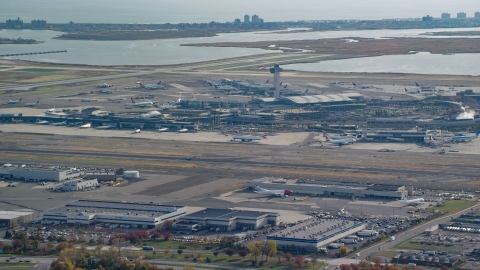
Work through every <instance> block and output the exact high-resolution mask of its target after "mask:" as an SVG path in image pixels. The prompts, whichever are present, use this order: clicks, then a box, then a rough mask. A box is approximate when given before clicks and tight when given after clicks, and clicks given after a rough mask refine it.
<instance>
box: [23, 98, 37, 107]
mask: <svg viewBox="0 0 480 270" xmlns="http://www.w3.org/2000/svg"><path fill="white" fill-rule="evenodd" d="M38 103H40V100H37V102H35V103H26V104H25V107H33V106H37V104H38Z"/></svg>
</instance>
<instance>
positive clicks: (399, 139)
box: [387, 137, 405, 142]
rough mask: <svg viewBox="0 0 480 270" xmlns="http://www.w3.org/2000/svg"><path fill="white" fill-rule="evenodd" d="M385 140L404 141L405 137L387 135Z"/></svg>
mask: <svg viewBox="0 0 480 270" xmlns="http://www.w3.org/2000/svg"><path fill="white" fill-rule="evenodd" d="M387 140H390V141H396V142H404V141H405V139H403V138H394V137H387Z"/></svg>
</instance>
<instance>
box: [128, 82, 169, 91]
mask: <svg viewBox="0 0 480 270" xmlns="http://www.w3.org/2000/svg"><path fill="white" fill-rule="evenodd" d="M161 82H162V81H159V82H158V83H152V84H145V85H144V84H143V83H141V82H137V86H135V88H143V89H149V90H155V89H165V86H163V85H161V84H160V83H161Z"/></svg>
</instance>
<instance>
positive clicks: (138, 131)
mask: <svg viewBox="0 0 480 270" xmlns="http://www.w3.org/2000/svg"><path fill="white" fill-rule="evenodd" d="M140 132H142V131H141V130H140V129H139V128H138V129H135V130H134V131H133V132H132V134H136V133H140Z"/></svg>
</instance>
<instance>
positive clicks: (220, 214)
mask: <svg viewBox="0 0 480 270" xmlns="http://www.w3.org/2000/svg"><path fill="white" fill-rule="evenodd" d="M264 215H278V214H277V213H273V212H260V211H248V210H230V209H214V208H207V209H205V210H202V211H198V212H195V213H192V214H189V215H186V216H184V217H185V218H221V219H231V218H235V217H250V218H258V217H261V216H264Z"/></svg>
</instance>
